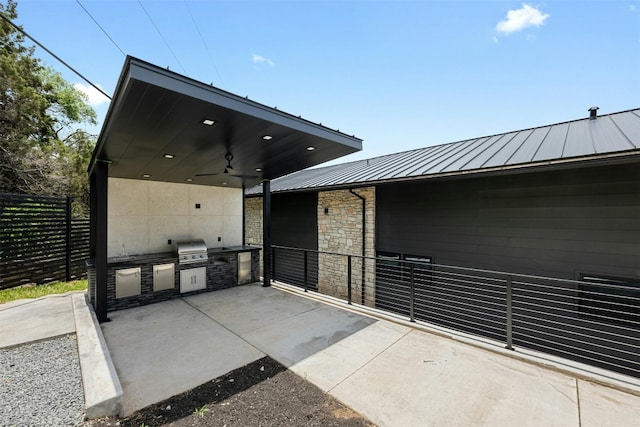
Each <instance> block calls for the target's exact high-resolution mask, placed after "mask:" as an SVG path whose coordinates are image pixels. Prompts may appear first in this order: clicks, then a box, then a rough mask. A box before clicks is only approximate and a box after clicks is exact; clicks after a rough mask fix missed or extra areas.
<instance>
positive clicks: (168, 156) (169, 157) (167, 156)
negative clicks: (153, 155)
mask: <svg viewBox="0 0 640 427" xmlns="http://www.w3.org/2000/svg"><path fill="white" fill-rule="evenodd" d="M174 157H175V155H174V154H165V155H164V158H165V159H173V158H174Z"/></svg>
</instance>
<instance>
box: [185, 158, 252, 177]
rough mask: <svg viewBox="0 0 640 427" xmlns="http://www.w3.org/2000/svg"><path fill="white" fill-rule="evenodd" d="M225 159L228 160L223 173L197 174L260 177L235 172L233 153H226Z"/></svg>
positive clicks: (198, 174) (199, 174) (200, 174)
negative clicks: (232, 162)
mask: <svg viewBox="0 0 640 427" xmlns="http://www.w3.org/2000/svg"><path fill="white" fill-rule="evenodd" d="M224 159H225V160H226V161H227V165H226V166H225V167H224V172H222V173H197V174H196V175H195V176H215V175H227V176H234V177H237V178H249V179H253V178H259V177H258V175H242V174H238V173H235V170H234V169H233V166H232V165H231V160H233V154H231V153H227V154H225V155H224Z"/></svg>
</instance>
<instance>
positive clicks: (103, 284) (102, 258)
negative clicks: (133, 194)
mask: <svg viewBox="0 0 640 427" xmlns="http://www.w3.org/2000/svg"><path fill="white" fill-rule="evenodd" d="M108 168H109V165H108V164H107V163H105V162H97V163H96V166H95V169H94V171H93V173H94V174H95V188H92V190H95V192H96V195H95V196H96V203H95V207H96V212H95V216H96V222H95V224H96V257H95V266H96V306H95V309H96V317H97V318H98V322H100V323H102V322H108V321H109V318H108V317H107V200H108V197H107V192H108V183H107V179H108ZM92 213H93V212H92Z"/></svg>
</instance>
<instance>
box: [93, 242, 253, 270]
mask: <svg viewBox="0 0 640 427" xmlns="http://www.w3.org/2000/svg"><path fill="white" fill-rule="evenodd" d="M261 249H262V247H261V246H254V245H238V246H225V247H221V248H209V249H207V253H208V254H209V255H219V254H224V253H234V252H246V251H258V250H261ZM161 260H163V261H164V262H171V261H172V260H174V261H175V262H176V263H177V262H178V254H177V253H176V252H174V251H171V252H159V253H153V254H140V255H123V256H117V257H110V258H107V264H108V265H112V264H147V263H150V262H157V261H161ZM94 266H95V259H88V260H87V267H94Z"/></svg>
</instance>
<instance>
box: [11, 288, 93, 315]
mask: <svg viewBox="0 0 640 427" xmlns="http://www.w3.org/2000/svg"><path fill="white" fill-rule="evenodd" d="M85 293H86V291H69V292H65V293H63V294H51V295H43V296H41V297H38V298H22V299H17V300H14V301H8V302H5V303H2V304H0V311H3V310H9V309H11V308H14V307H20V306H21V305H25V304H33V303H37V302H39V301H42V300H46V299H58V298H66V297H68V296H69V295H73V294H81V295H84V294H85Z"/></svg>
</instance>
